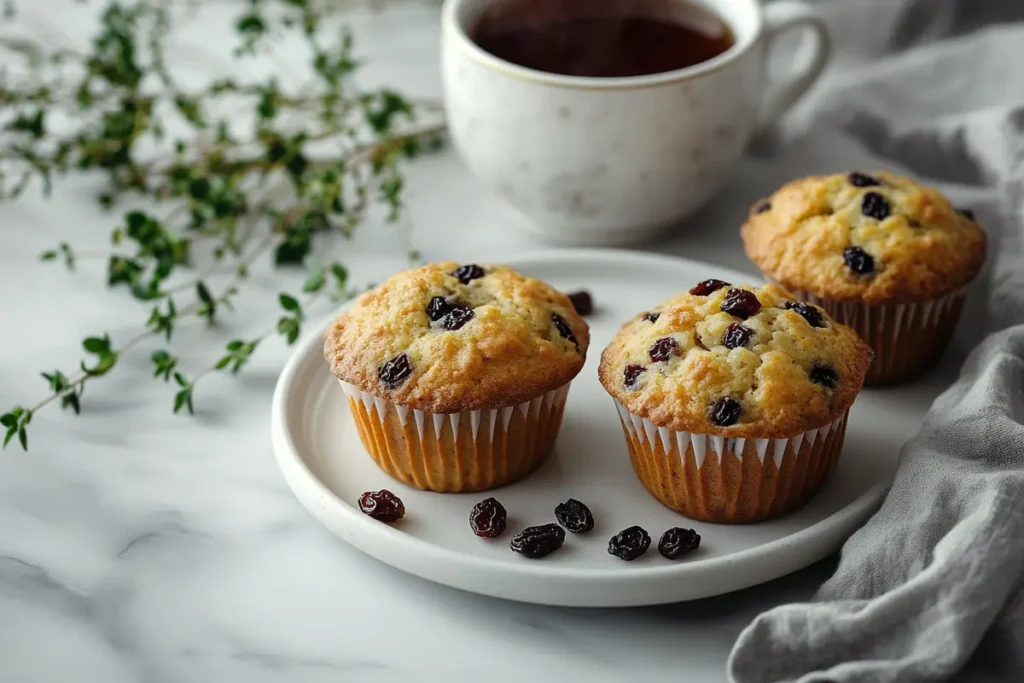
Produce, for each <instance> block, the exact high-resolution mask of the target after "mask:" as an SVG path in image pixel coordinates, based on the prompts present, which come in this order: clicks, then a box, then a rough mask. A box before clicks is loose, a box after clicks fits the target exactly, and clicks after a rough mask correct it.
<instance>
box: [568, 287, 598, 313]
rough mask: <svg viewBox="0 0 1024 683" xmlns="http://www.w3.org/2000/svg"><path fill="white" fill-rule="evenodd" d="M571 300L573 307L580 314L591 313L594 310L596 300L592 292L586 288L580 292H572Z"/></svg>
mask: <svg viewBox="0 0 1024 683" xmlns="http://www.w3.org/2000/svg"><path fill="white" fill-rule="evenodd" d="M569 301H571V302H572V307H573V308H575V309H576V312H577V313H579V314H580V315H590V314H591V313H593V312H594V300H593V299H591V298H590V292H588V291H587V290H585V289H581V290H579V291H578V292H570V293H569Z"/></svg>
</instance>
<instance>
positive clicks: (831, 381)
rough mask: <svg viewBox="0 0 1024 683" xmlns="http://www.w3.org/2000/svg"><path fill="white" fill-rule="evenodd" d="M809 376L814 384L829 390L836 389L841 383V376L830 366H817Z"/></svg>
mask: <svg viewBox="0 0 1024 683" xmlns="http://www.w3.org/2000/svg"><path fill="white" fill-rule="evenodd" d="M808 374H809V375H810V378H811V381H812V382H814V383H815V384H820V385H821V386H823V387H828V388H829V389H835V388H836V384H838V383H839V375H838V374H836V371H835V370H834V369H833V368H831V367H829V366H828V365H815V366H814V367H812V368H811V371H810V372H809V373H808Z"/></svg>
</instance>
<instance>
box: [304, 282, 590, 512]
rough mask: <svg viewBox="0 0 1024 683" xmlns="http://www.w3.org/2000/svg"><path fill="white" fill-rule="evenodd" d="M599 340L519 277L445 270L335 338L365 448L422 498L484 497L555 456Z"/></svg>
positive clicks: (402, 290)
mask: <svg viewBox="0 0 1024 683" xmlns="http://www.w3.org/2000/svg"><path fill="white" fill-rule="evenodd" d="M589 342H590V333H589V330H588V328H587V324H586V323H585V322H583V319H582V318H580V317H579V316H578V315H577V314H576V312H575V311H574V310H573V307H572V303H571V302H570V301H569V298H568V297H566V296H565V295H564V294H562V293H560V292H558V291H556V290H555V289H553V288H552V287H550V286H548V285H546V284H545V283H543V282H540V281H539V280H534V279H533V278H529V277H526V276H524V275H521V274H519V273H517V272H515V271H514V270H511V269H510V268H506V267H504V266H492V265H476V264H468V265H461V266H460V265H459V264H457V263H435V264H432V265H428V266H424V267H422V268H417V269H415V270H408V271H404V272H401V273H398V274H397V275H395V276H393V277H392V278H390V279H389V280H387V281H386V282H385V283H384V284H382V285H380V286H379V287H377V288H376V289H374V290H373V291H371V292H367V293H366V294H364V295H362V296H361V297H359V298H358V299H357V300H356V301H355V302H354V303H353V305H352V306H351V308H349V309H348V310H347V311H345V312H344V313H342V314H341V315H340V316H339V317H338V318H337V320H335V321H334V323H333V324H332V325H331V326H330V327H329V328H328V329H327V331H326V332H325V333H324V357H325V358H326V359H327V361H328V362H329V363H330V364H331V371H332V372H333V373H334V375H335V376H336V377H337V378H338V380H339V381H340V382H341V386H342V388H343V389H344V391H345V393H346V394H347V395H348V404H349V408H350V409H351V411H352V414H353V416H354V417H355V423H356V426H357V429H358V432H359V436H360V438H361V439H362V442H363V445H364V446H365V447H366V450H367V451H368V452H369V454H370V456H371V457H372V458H373V459H374V460H375V461H376V462H377V464H378V465H379V466H380V467H381V469H383V470H384V471H385V472H387V473H388V474H390V475H391V476H392V477H394V478H395V479H398V480H399V481H401V482H403V483H405V484H408V485H410V486H414V487H416V488H418V489H423V490H428V491H439V492H462V491H483V490H485V489H490V488H494V487H497V486H502V485H504V484H508V483H510V482H512V481H515V480H517V479H519V478H521V477H524V476H525V475H527V474H529V473H530V472H532V471H533V470H534V469H535V468H536V467H537V466H538V465H540V463H541V462H542V461H543V460H544V458H545V456H546V455H547V454H548V452H549V451H550V450H551V447H552V445H553V444H554V442H555V437H556V435H557V434H558V429H559V426H560V425H561V422H562V412H563V408H564V406H565V399H566V395H567V394H568V391H569V383H570V382H571V381H572V379H573V378H574V377H575V376H576V375H577V374H578V373H579V371H580V370H581V369H582V368H583V363H584V360H585V359H586V354H587V346H588V344H589Z"/></svg>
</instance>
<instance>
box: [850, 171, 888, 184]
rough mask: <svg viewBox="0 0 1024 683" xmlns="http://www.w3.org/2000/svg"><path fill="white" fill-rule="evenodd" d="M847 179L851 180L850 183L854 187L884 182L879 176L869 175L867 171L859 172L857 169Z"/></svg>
mask: <svg viewBox="0 0 1024 683" xmlns="http://www.w3.org/2000/svg"><path fill="white" fill-rule="evenodd" d="M846 179H847V180H849V181H850V184H851V185H853V186H854V187H875V186H876V185H881V184H882V183H881V182H879V180H878V178H875V177H873V176H869V175H868V174H866V173H858V172H857V171H854V172H853V173H851V174H850V175H848V176H846Z"/></svg>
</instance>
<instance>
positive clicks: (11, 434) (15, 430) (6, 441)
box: [3, 427, 18, 448]
mask: <svg viewBox="0 0 1024 683" xmlns="http://www.w3.org/2000/svg"><path fill="white" fill-rule="evenodd" d="M17 433H18V428H17V427H11V428H9V429H8V430H7V434H6V435H5V436H4V446H3V447H4V448H7V444H9V443H10V442H11V439H12V438H14V435H15V434H17Z"/></svg>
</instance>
